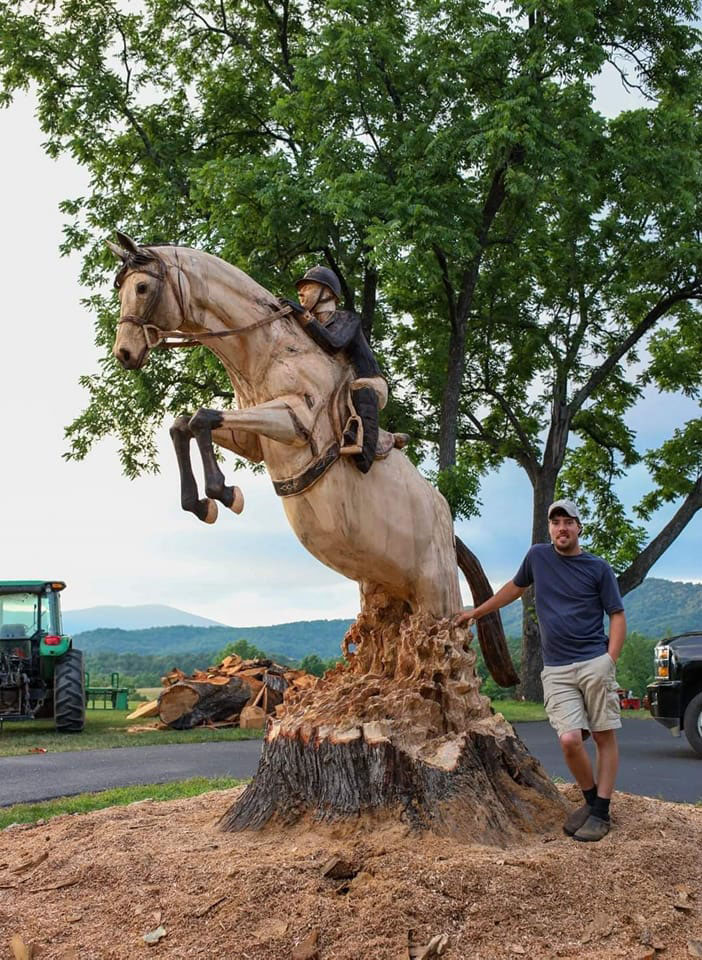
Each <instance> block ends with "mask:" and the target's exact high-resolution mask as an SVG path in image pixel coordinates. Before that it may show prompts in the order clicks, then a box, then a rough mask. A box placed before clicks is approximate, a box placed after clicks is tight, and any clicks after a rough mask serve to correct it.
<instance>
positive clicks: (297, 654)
mask: <svg viewBox="0 0 702 960" xmlns="http://www.w3.org/2000/svg"><path fill="white" fill-rule="evenodd" d="M352 622H353V621H352V620H299V621H297V622H295V623H277V624H274V625H273V626H270V627H189V626H174V627H150V628H149V629H148V630H118V629H100V630H87V631H85V632H83V633H79V634H74V635H73V636H74V639H75V642H76V646H77V647H79V648H80V649H81V650H83V651H84V652H85V653H86V654H88V655H92V654H97V653H104V652H106V651H108V650H109V651H110V652H112V653H136V654H142V655H147V654H155V655H159V656H161V655H166V654H173V655H174V656H178V655H179V654H183V653H202V654H203V660H204V659H206V657H205V656H204V655H205V654H207V655H210V654H213V653H215V652H216V651H218V650H221V649H222V648H223V647H225V646H226V645H227V644H228V643H235V642H236V641H237V640H247V641H248V642H249V643H252V644H253V645H254V646H255V647H258V649H259V650H265V652H266V653H267V654H269V656H271V657H278V656H282V657H288V658H289V659H290V660H301V659H302V658H303V657H304V656H306V655H307V654H308V653H316V654H317V655H318V656H319V657H322V659H323V660H329V659H330V658H332V657H338V656H339V655H340V645H341V641H342V639H343V636H344V634H345V633H346V631H347V630H348V628H349V627H350V626H351V623H352Z"/></svg>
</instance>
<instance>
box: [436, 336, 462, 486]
mask: <svg viewBox="0 0 702 960" xmlns="http://www.w3.org/2000/svg"><path fill="white" fill-rule="evenodd" d="M465 340H466V330H465V324H461V323H458V324H457V325H456V326H455V327H453V328H452V330H451V337H450V339H449V354H448V369H447V371H446V385H445V386H444V395H443V397H442V399H441V415H440V422H439V470H447V469H448V468H449V467H452V466H453V465H454V464H455V463H456V440H457V437H458V406H459V403H460V399H461V384H462V383H463V371H464V369H465V363H466V358H465V352H466V345H465Z"/></svg>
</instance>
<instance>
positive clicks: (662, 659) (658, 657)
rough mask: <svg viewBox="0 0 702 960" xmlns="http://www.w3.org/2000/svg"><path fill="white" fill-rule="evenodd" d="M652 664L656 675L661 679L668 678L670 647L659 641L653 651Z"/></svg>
mask: <svg viewBox="0 0 702 960" xmlns="http://www.w3.org/2000/svg"><path fill="white" fill-rule="evenodd" d="M654 657H655V659H654V664H655V673H656V676H657V677H658V678H659V679H661V680H668V679H669V677H670V647H669V646H668V645H667V644H665V643H661V644H658V646H657V647H656V648H655V651H654Z"/></svg>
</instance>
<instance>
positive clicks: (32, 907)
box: [0, 787, 702, 960]
mask: <svg viewBox="0 0 702 960" xmlns="http://www.w3.org/2000/svg"><path fill="white" fill-rule="evenodd" d="M561 790H562V791H563V792H564V793H565V795H566V797H568V799H570V800H573V801H576V800H577V791H576V790H575V788H573V787H562V788H561ZM237 793H238V791H235V790H229V791H223V792H218V793H210V794H205V795H203V796H200V797H196V798H193V799H187V800H179V801H174V802H170V803H154V802H152V801H147V802H142V803H138V804H132V805H131V806H129V807H113V808H111V809H108V810H100V811H96V812H94V813H90V814H83V815H74V816H69V815H66V816H61V817H57V818H56V819H54V820H51V821H49V822H48V823H47V824H44V825H42V826H32V827H15V828H13V829H8V830H6V831H4V832H3V833H2V834H0V852H1V853H2V857H1V858H0V860H1V862H0V890H1V891H2V894H1V896H0V957H6V956H10V953H9V942H10V939H11V937H12V936H13V935H14V934H19V936H20V937H21V938H22V940H23V941H24V942H25V943H27V944H31V943H33V944H34V946H35V953H34V956H35V957H37V958H39V960H70V958H73V957H75V958H80V960H123V958H124V960H127V958H129V960H133V958H134V957H138V956H147V955H149V956H153V957H160V958H162V960H163V958H168V960H176V958H183V960H184V958H192V957H206V958H210V960H234V958H236V960H239V958H241V960H290V958H291V957H292V955H293V950H294V949H295V947H296V946H297V945H298V944H299V943H301V942H302V941H304V940H305V938H307V937H309V936H310V934H311V933H312V932H313V931H314V930H318V931H319V939H318V945H317V946H318V950H319V957H320V958H321V960H332V958H334V960H406V958H407V957H408V955H409V954H408V948H407V943H408V933H409V931H412V938H413V942H414V943H429V942H430V941H431V940H432V938H434V937H438V935H442V936H443V935H446V936H447V937H448V948H447V949H446V951H445V952H444V953H443V954H442V956H444V957H445V958H448V960H459V958H460V960H463V958H470V960H510V958H513V957H520V956H526V957H530V958H539V960H541V958H543V960H549V958H564V960H568V958H578V960H613V958H620V957H621V958H638V957H644V956H646V955H648V956H653V952H654V946H655V947H658V948H662V947H664V948H665V949H664V950H663V952H656V954H655V955H656V956H660V957H661V958H662V960H682V958H684V957H687V956H688V946H687V945H688V942H690V941H694V940H702V863H701V859H700V850H702V810H701V809H700V808H699V807H691V806H686V805H682V804H672V803H664V802H662V801H658V800H651V799H647V798H643V797H634V796H627V795H618V796H617V797H616V798H615V801H614V804H613V807H614V826H613V830H612V833H611V834H610V835H609V836H608V837H607V838H605V840H603V841H602V842H600V843H597V844H582V843H576V842H574V841H573V840H571V839H569V838H567V837H565V836H564V835H563V834H560V833H554V834H552V835H551V836H547V837H545V838H540V837H537V838H535V837H533V836H532V837H530V838H528V839H525V840H524V841H522V842H520V843H518V844H514V843H512V844H510V845H509V846H506V847H504V848H496V847H487V846H479V845H460V844H457V843H456V842H455V841H452V840H450V839H446V838H440V837H436V836H432V835H422V836H417V835H416V834H412V833H410V832H409V831H408V830H407V828H406V827H404V826H403V825H402V824H398V823H388V822H387V821H385V822H378V823H376V824H369V822H368V821H365V822H364V824H363V826H362V827H359V825H358V824H357V825H348V824H347V825H344V826H339V827H329V826H327V827H324V828H316V827H314V826H312V827H310V826H309V824H308V825H307V826H302V825H298V826H296V827H295V828H290V829H288V830H286V831H284V832H281V831H279V830H274V829H272V828H270V829H269V830H266V831H263V832H262V833H243V834H226V833H222V832H221V831H220V830H218V828H217V821H218V820H219V818H220V817H221V816H222V814H223V813H224V812H225V811H226V810H227V809H228V807H229V806H230V805H231V804H232V802H233V801H234V800H235V798H236V795H237ZM44 854H47V856H46V857H44ZM332 856H339V857H342V858H343V859H344V860H345V861H347V862H348V863H349V864H351V865H352V866H353V870H354V871H357V872H356V873H355V876H353V877H352V878H350V879H345V880H342V881H340V880H334V879H331V878H325V877H324V875H323V873H324V869H325V867H326V866H328V863H329V859H330V857H332ZM18 864H34V866H33V867H32V866H28V867H27V869H26V870H19V871H18V870H17V869H16V868H17V865H18ZM13 868H14V869H13ZM681 891H682V892H683V893H684V895H685V898H686V900H687V901H688V907H689V909H684V910H681V909H676V907H675V906H674V904H675V903H676V901H678V902H680V896H681ZM159 927H163V930H164V931H165V936H161V937H160V938H158V937H157V938H156V942H155V943H154V945H153V946H149V945H147V943H146V942H145V941H144V939H143V938H144V936H145V935H146V934H149V933H153V932H155V931H158V928H159Z"/></svg>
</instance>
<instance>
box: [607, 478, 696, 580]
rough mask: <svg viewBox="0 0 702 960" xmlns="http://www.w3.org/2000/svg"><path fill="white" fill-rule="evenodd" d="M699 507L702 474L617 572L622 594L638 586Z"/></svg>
mask: <svg viewBox="0 0 702 960" xmlns="http://www.w3.org/2000/svg"><path fill="white" fill-rule="evenodd" d="M700 507H702V476H699V477H698V478H697V481H696V483H695V485H694V487H693V488H692V490H691V491H690V493H689V494H688V495H687V497H686V498H685V500H684V501H683V503H682V504H681V506H680V507H679V509H678V510H677V511H676V513H675V514H674V515H673V516H672V517H671V519H670V520H669V521H668V523H666V525H665V526H664V527H663V529H662V530H661V531H660V533H659V534H658V535H657V536H656V537H654V538H653V540H651V542H650V543H649V544H648V545H647V546H646V547H644V549H643V550H642V551H641V553H640V554H639V555H638V557H637V558H636V559H635V560H634V561H633V563H631V564H630V565H629V566H628V567H627V568H626V570H624V572H623V573H620V574H619V576H618V578H617V580H618V581H619V589H620V590H621V592H622V594H627V593H629V591H630V590H633V589H634V588H635V587H638V585H639V584H640V583H641V582H642V581H643V579H644V577H645V576H646V574H647V573H648V571H649V570H650V569H651V567H652V566H653V564H654V563H655V562H656V560H658V559H659V557H661V556H663V554H664V553H665V551H666V550H667V549H668V547H669V546H670V545H671V543H673V542H674V541H675V540H676V539H677V537H678V536H679V535H680V534H681V533H682V531H683V530H684V529H685V527H686V526H687V525H688V523H689V522H690V520H692V518H693V517H694V515H695V514H696V513H697V511H698V510H699V509H700Z"/></svg>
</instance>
